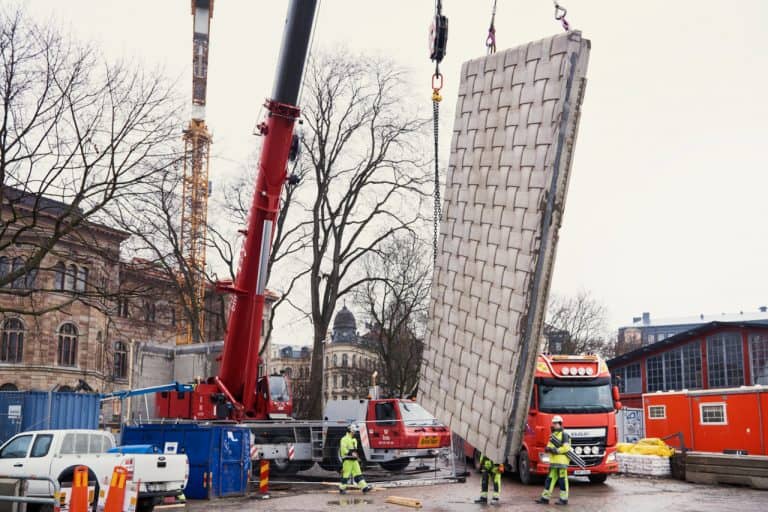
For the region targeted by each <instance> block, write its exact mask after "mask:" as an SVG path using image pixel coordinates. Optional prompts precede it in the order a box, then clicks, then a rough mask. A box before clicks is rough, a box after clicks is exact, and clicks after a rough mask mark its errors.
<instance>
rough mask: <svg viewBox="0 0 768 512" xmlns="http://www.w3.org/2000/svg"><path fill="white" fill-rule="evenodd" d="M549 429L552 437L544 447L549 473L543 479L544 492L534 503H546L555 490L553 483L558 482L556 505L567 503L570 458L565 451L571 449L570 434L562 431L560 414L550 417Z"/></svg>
mask: <svg viewBox="0 0 768 512" xmlns="http://www.w3.org/2000/svg"><path fill="white" fill-rule="evenodd" d="M551 430H552V437H551V438H550V441H549V443H547V447H546V451H547V453H549V474H548V475H547V479H546V480H545V481H544V492H542V493H541V497H540V498H539V499H538V500H536V503H541V504H542V505H548V504H549V498H551V497H552V491H554V490H555V485H556V484H559V485H560V497H559V499H558V500H557V503H556V505H567V504H568V464H569V463H570V459H568V456H567V455H566V453H568V452H569V451H570V450H571V436H569V435H568V434H567V433H565V432H564V431H563V418H562V417H561V416H554V417H553V418H552V426H551ZM552 438H554V439H557V441H558V442H559V443H558V444H559V445H560V446H555V443H553V439H552Z"/></svg>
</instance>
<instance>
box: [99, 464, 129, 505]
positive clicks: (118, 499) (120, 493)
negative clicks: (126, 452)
mask: <svg viewBox="0 0 768 512" xmlns="http://www.w3.org/2000/svg"><path fill="white" fill-rule="evenodd" d="M127 476H128V470H127V469H125V468H124V467H122V466H115V469H114V471H113V472H112V480H111V481H110V482H109V490H108V491H107V500H106V502H105V503H104V512H123V503H124V502H125V480H126V478H127Z"/></svg>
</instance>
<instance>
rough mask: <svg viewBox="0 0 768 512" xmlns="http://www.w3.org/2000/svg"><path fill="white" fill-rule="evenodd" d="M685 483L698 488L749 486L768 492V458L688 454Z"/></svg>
mask: <svg viewBox="0 0 768 512" xmlns="http://www.w3.org/2000/svg"><path fill="white" fill-rule="evenodd" d="M685 479H686V480H687V481H689V482H693V483H697V484H736V485H748V486H750V487H754V488H755V489H768V457H766V456H764V455H726V454H722V453H707V452H688V453H686V454H685Z"/></svg>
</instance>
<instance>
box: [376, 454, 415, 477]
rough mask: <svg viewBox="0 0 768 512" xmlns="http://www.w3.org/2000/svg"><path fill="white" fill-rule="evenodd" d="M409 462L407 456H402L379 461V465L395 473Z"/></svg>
mask: <svg viewBox="0 0 768 512" xmlns="http://www.w3.org/2000/svg"><path fill="white" fill-rule="evenodd" d="M410 463H411V459H410V458H409V457H403V458H401V459H395V460H390V461H387V462H379V466H381V467H382V468H384V469H385V470H387V471H389V472H390V473H397V472H399V471H402V470H404V469H405V468H407V467H408V464H410Z"/></svg>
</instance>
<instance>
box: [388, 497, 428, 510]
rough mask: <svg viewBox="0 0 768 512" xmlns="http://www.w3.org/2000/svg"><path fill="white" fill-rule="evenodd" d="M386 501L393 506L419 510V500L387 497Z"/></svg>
mask: <svg viewBox="0 0 768 512" xmlns="http://www.w3.org/2000/svg"><path fill="white" fill-rule="evenodd" d="M386 501H387V503H392V504H393V505H402V506H404V507H411V508H421V500H416V499H413V498H403V497H401V496H387V499H386Z"/></svg>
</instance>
